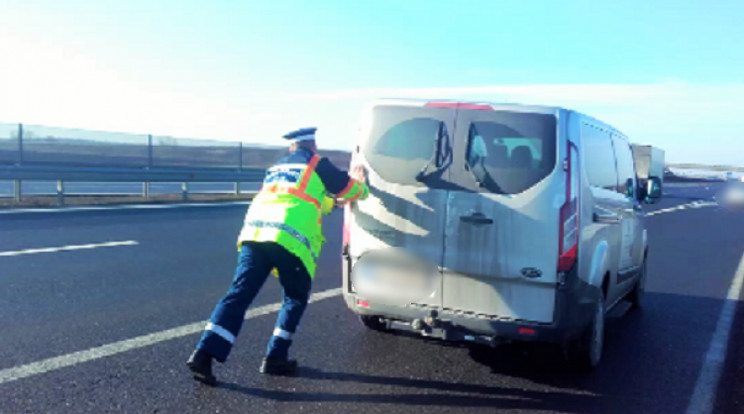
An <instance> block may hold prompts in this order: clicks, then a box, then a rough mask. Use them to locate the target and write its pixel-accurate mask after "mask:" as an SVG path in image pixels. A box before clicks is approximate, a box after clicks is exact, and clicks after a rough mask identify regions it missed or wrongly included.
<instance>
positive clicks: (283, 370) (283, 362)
mask: <svg viewBox="0 0 744 414" xmlns="http://www.w3.org/2000/svg"><path fill="white" fill-rule="evenodd" d="M259 371H260V372H261V373H262V374H269V375H292V374H294V373H295V371H297V361H296V360H294V359H282V358H275V357H265V358H264V359H263V361H262V362H261V369H260V370H259Z"/></svg>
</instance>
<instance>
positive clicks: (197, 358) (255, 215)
mask: <svg viewBox="0 0 744 414" xmlns="http://www.w3.org/2000/svg"><path fill="white" fill-rule="evenodd" d="M315 131H316V128H304V129H300V130H297V131H294V132H291V133H289V134H287V135H285V136H284V138H285V139H288V140H290V141H291V145H290V154H289V155H287V156H285V157H284V158H282V159H281V160H279V162H278V163H277V164H276V165H274V166H272V167H271V168H269V169H268V171H267V173H266V177H265V179H264V182H263V186H262V188H261V191H260V192H259V193H258V195H257V196H256V197H255V198H254V200H253V202H252V203H251V206H250V207H249V209H248V212H247V213H246V216H245V221H244V223H243V229H242V231H241V232H240V236H239V237H238V249H239V252H240V253H239V256H238V265H237V268H236V269H235V276H234V278H233V281H232V284H231V285H230V288H229V289H228V291H227V293H226V294H225V296H224V297H223V298H222V299H220V301H219V302H218V303H217V306H216V307H215V309H214V311H213V312H212V316H211V318H210V319H209V322H208V323H207V325H206V327H205V329H204V333H203V335H202V337H201V340H200V341H199V343H198V344H197V345H196V350H195V351H194V353H193V354H192V355H191V357H190V358H189V360H188V361H187V363H186V364H187V365H188V367H189V369H190V370H191V372H192V373H193V374H194V378H195V379H197V380H199V381H202V382H204V383H206V384H209V385H215V384H216V382H217V380H216V378H215V376H214V375H213V373H212V360H213V359H216V360H217V361H219V362H225V360H226V359H227V356H228V354H229V353H230V349H231V348H232V345H233V343H234V341H235V338H236V337H237V336H238V333H239V332H240V328H241V326H242V324H243V319H244V316H245V312H246V309H248V307H249V306H250V304H251V302H252V301H253V299H254V298H255V297H256V294H257V293H258V291H259V290H260V288H261V286H262V285H263V284H264V282H265V281H266V279H267V277H268V275H269V273H270V272H271V271H272V269H276V272H275V273H278V278H279V282H280V283H281V285H282V288H283V295H284V298H283V303H282V308H281V310H280V311H279V315H278V317H277V321H276V326H275V329H274V333H273V336H272V337H271V339H270V340H269V344H268V347H267V350H266V356H265V357H264V359H263V361H262V364H261V368H260V372H262V373H265V374H273V375H287V374H292V373H294V371H295V370H296V368H297V361H296V360H293V359H289V358H288V351H289V346H290V345H291V344H292V334H294V332H295V330H296V329H297V326H298V324H299V323H300V318H301V317H302V314H303V312H304V311H305V307H306V306H307V302H308V299H309V297H310V287H311V281H312V279H313V277H314V275H315V268H316V265H317V260H318V256H319V255H320V248H321V246H322V244H323V242H324V241H325V239H324V238H323V235H322V232H321V210H323V208H322V206H323V203H324V199H325V198H326V197H327V195H328V194H330V195H332V196H333V197H334V198H336V199H337V200H339V203H340V204H343V203H348V202H351V201H354V200H358V199H364V198H366V197H367V195H368V194H369V188H368V187H367V184H366V178H367V177H366V172H365V171H364V169H363V168H362V167H357V168H355V169H353V170H352V172H351V175H352V176H353V178H352V176H349V174H347V173H346V172H344V171H341V170H339V169H338V168H336V167H335V166H334V165H333V164H332V163H331V162H330V161H328V159H327V158H322V157H320V156H318V155H317V154H316V153H317V147H316V146H315Z"/></svg>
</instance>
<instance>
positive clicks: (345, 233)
mask: <svg viewBox="0 0 744 414" xmlns="http://www.w3.org/2000/svg"><path fill="white" fill-rule="evenodd" d="M349 243H351V203H349V204H347V205H345V206H344V224H343V226H342V229H341V244H342V245H343V247H344V251H346V249H348V246H349Z"/></svg>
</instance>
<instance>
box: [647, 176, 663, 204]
mask: <svg viewBox="0 0 744 414" xmlns="http://www.w3.org/2000/svg"><path fill="white" fill-rule="evenodd" d="M646 192H647V195H646V202H647V203H649V204H653V203H655V202H657V201H659V199H660V198H661V179H660V178H659V177H649V178H648V183H647V184H646Z"/></svg>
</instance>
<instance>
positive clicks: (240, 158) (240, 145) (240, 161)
mask: <svg viewBox="0 0 744 414" xmlns="http://www.w3.org/2000/svg"><path fill="white" fill-rule="evenodd" d="M238 171H243V143H242V142H238Z"/></svg>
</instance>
